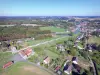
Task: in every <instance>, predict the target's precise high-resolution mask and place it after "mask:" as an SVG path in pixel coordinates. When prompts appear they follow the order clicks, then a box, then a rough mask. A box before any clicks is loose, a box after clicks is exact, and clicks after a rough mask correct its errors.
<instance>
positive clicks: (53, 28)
mask: <svg viewBox="0 0 100 75" xmlns="http://www.w3.org/2000/svg"><path fill="white" fill-rule="evenodd" d="M40 29H41V30H51V32H64V31H65V30H64V29H63V28H57V27H53V26H52V27H51V26H48V27H40Z"/></svg>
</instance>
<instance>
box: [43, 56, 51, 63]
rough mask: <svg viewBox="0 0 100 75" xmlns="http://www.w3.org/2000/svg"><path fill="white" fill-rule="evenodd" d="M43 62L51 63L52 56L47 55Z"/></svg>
mask: <svg viewBox="0 0 100 75" xmlns="http://www.w3.org/2000/svg"><path fill="white" fill-rule="evenodd" d="M43 63H44V64H47V65H49V63H50V57H48V56H47V57H46V58H45V59H44V60H43Z"/></svg>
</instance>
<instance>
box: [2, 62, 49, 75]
mask: <svg viewBox="0 0 100 75" xmlns="http://www.w3.org/2000/svg"><path fill="white" fill-rule="evenodd" d="M2 75H51V74H50V73H48V72H47V71H45V70H43V69H40V68H39V67H37V66H34V65H31V64H28V63H25V62H18V63H16V64H14V65H12V66H11V67H9V68H8V70H6V71H5V72H4V73H3V74H2Z"/></svg>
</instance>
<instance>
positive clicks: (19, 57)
mask: <svg viewBox="0 0 100 75" xmlns="http://www.w3.org/2000/svg"><path fill="white" fill-rule="evenodd" d="M10 60H13V61H14V62H19V61H26V60H25V59H24V58H22V57H21V56H20V54H18V53H17V54H15V55H13V56H12V57H11V59H10Z"/></svg>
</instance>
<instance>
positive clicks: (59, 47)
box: [56, 44, 65, 51]
mask: <svg viewBox="0 0 100 75" xmlns="http://www.w3.org/2000/svg"><path fill="white" fill-rule="evenodd" d="M56 49H58V50H59V51H65V48H64V46H63V45H62V44H58V45H57V46H56Z"/></svg>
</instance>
